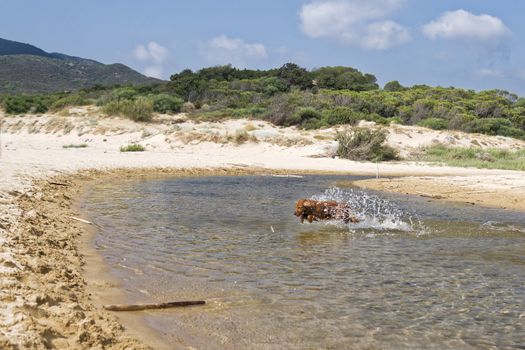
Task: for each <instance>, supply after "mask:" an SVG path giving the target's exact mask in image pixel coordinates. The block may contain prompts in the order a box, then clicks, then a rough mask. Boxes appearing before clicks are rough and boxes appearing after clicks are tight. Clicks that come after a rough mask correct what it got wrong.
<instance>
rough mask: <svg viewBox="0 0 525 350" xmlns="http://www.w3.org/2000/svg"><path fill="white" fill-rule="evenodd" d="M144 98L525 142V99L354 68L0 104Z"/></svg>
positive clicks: (215, 76)
mask: <svg viewBox="0 0 525 350" xmlns="http://www.w3.org/2000/svg"><path fill="white" fill-rule="evenodd" d="M0 59H1V56H0ZM0 66H1V64H0ZM0 70H1V68H0ZM0 76H1V75H0ZM0 79H1V78H0ZM177 96H180V97H181V98H182V100H184V102H185V103H184V105H183V106H186V107H183V106H181V103H182V101H181V99H179V98H178V97H177ZM24 98H26V97H24ZM141 98H145V99H146V100H148V101H149V102H150V103H151V104H152V108H153V110H154V111H157V112H161V113H165V112H168V113H176V112H178V111H179V110H180V108H181V107H183V109H184V111H185V112H189V115H190V117H192V118H198V119H205V120H218V119H226V118H239V117H247V118H252V117H257V118H261V119H264V120H267V121H270V122H272V123H274V124H276V125H283V126H291V125H296V126H299V127H302V128H308V129H310V128H321V127H326V126H332V125H341V124H343V125H344V124H348V125H354V124H356V123H357V122H358V121H360V120H367V121H373V122H375V123H377V124H382V125H388V124H390V123H392V122H396V123H400V124H405V125H422V126H425V127H429V128H433V129H438V130H442V129H445V128H447V129H454V130H462V131H467V132H480V133H485V134H490V135H503V136H511V137H516V138H525V136H524V133H525V99H524V98H518V96H516V95H515V94H512V93H509V92H506V91H502V90H489V91H481V92H475V91H473V90H464V89H456V88H442V87H430V86H426V85H416V86H412V87H410V88H409V87H403V86H401V84H399V82H397V81H392V82H389V83H387V84H386V85H385V87H384V89H382V90H381V89H379V88H378V86H377V82H376V78H375V77H374V76H373V75H371V74H363V73H361V72H359V71H358V70H356V69H354V68H351V67H323V68H319V69H316V70H313V71H308V70H306V69H305V68H302V67H300V66H298V65H296V64H293V63H288V64H285V65H284V66H282V67H281V68H279V69H271V70H266V71H263V70H247V69H242V70H241V69H237V68H234V67H232V66H229V65H228V66H217V67H209V68H204V69H201V70H199V71H196V72H193V71H191V70H184V71H182V72H180V73H178V74H174V75H173V76H172V77H171V82H169V83H167V84H156V85H143V86H131V85H125V86H114V87H113V88H108V87H104V86H101V85H97V86H94V87H92V88H89V89H83V90H82V91H81V92H80V93H78V94H77V93H70V94H64V93H62V94H54V95H46V96H40V97H38V98H35V100H33V101H25V100H15V101H13V100H8V99H7V98H6V97H4V98H2V97H1V96H0V103H2V105H4V108H5V109H8V110H9V111H11V112H13V111H22V113H26V112H30V111H33V112H36V111H39V112H41V111H44V110H47V109H48V108H54V109H55V108H61V107H63V106H67V105H74V104H84V103H88V102H91V101H96V103H97V105H99V106H102V107H104V110H105V111H106V112H108V113H115V114H123V115H128V114H130V113H128V112H129V110H131V111H133V109H134V107H137V106H135V105H134V104H133V103H130V102H129V101H131V102H133V101H136V100H137V99H141ZM57 100H58V101H57ZM2 101H3V102H2ZM119 101H120V103H119ZM123 101H124V102H123ZM125 101H128V102H125ZM6 105H7V107H8V108H6ZM201 107H203V108H202V110H201ZM139 109H140V108H139ZM146 109H147V108H146ZM131 114H132V115H135V113H134V112H133V113H131ZM145 115H148V113H146V114H145ZM133 118H137V117H136V116H134V117H133Z"/></svg>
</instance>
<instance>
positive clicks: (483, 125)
mask: <svg viewBox="0 0 525 350" xmlns="http://www.w3.org/2000/svg"><path fill="white" fill-rule="evenodd" d="M511 127H512V122H511V121H510V120H508V119H505V118H482V119H475V120H473V121H471V122H470V123H469V124H468V125H467V129H468V130H469V131H471V132H479V133H481V134H487V135H499V134H500V130H502V129H504V128H511Z"/></svg>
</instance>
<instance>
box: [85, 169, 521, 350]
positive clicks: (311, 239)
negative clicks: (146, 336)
mask: <svg viewBox="0 0 525 350" xmlns="http://www.w3.org/2000/svg"><path fill="white" fill-rule="evenodd" d="M349 179H352V178H350V177H334V176H305V177H304V178H300V179H298V178H280V177H263V176H259V177H199V178H179V179H163V180H147V181H123V182H121V183H109V184H101V185H97V186H95V187H94V188H92V190H91V191H90V194H89V196H88V199H87V200H86V202H85V203H84V209H85V210H86V211H87V213H88V214H89V215H90V217H91V219H92V220H93V221H94V222H95V223H96V224H97V225H98V226H99V228H100V232H99V233H98V235H97V237H96V242H95V245H96V248H97V250H98V251H99V252H100V253H101V254H102V255H103V256H104V257H105V259H106V261H107V263H108V264H109V266H110V268H111V271H112V273H113V274H114V275H115V276H116V277H118V278H119V279H120V280H121V281H122V283H123V286H124V288H125V290H126V293H127V295H128V298H129V301H130V302H135V301H140V302H150V301H172V300H184V299H205V300H207V301H208V305H207V306H205V307H198V308H190V309H184V310H182V309H179V310H166V311H156V312H147V313H145V315H146V320H147V322H148V323H149V324H150V325H151V326H152V327H153V328H155V329H157V330H158V331H159V332H160V333H162V334H164V336H165V338H166V339H168V340H177V341H179V342H182V343H183V344H186V345H191V346H193V347H195V348H198V349H224V348H232V349H239V348H250V349H321V348H322V349H376V348H378V349H423V348H424V349H483V348H486V349H489V348H499V349H525V215H523V214H522V213H513V212H508V211H502V210H495V209H481V208H476V207H472V206H467V205H453V204H442V203H438V202H428V201H427V200H424V199H421V198H414V197H409V196H399V195H385V194H379V197H378V196H376V195H377V193H373V192H361V191H356V190H353V191H352V190H339V189H336V188H335V189H334V186H335V185H337V184H338V182H339V181H340V180H349ZM304 197H315V198H319V199H337V200H340V201H349V202H350V203H351V204H352V207H353V208H356V212H357V215H359V216H360V218H361V219H362V220H363V221H362V223H361V224H360V225H358V226H355V225H354V226H352V225H344V224H342V223H338V222H331V223H315V224H311V225H309V224H303V225H301V224H300V223H299V221H298V219H297V218H296V217H295V216H293V208H294V203H295V200H297V199H299V198H304Z"/></svg>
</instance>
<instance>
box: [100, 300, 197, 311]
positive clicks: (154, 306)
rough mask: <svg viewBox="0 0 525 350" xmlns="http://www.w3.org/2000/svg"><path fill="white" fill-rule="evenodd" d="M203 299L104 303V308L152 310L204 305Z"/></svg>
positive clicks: (110, 309) (111, 309)
mask: <svg viewBox="0 0 525 350" xmlns="http://www.w3.org/2000/svg"><path fill="white" fill-rule="evenodd" d="M204 304H206V302H205V301H204V300H196V301H172V302H170V303H158V304H116V305H104V309H106V310H109V311H142V310H153V309H168V308H172V307H185V306H194V305H204Z"/></svg>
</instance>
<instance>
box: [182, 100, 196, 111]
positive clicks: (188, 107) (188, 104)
mask: <svg viewBox="0 0 525 350" xmlns="http://www.w3.org/2000/svg"><path fill="white" fill-rule="evenodd" d="M194 110H195V105H194V104H193V103H191V102H185V103H184V104H183V105H182V111H183V112H184V113H191V112H193V111H194Z"/></svg>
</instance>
